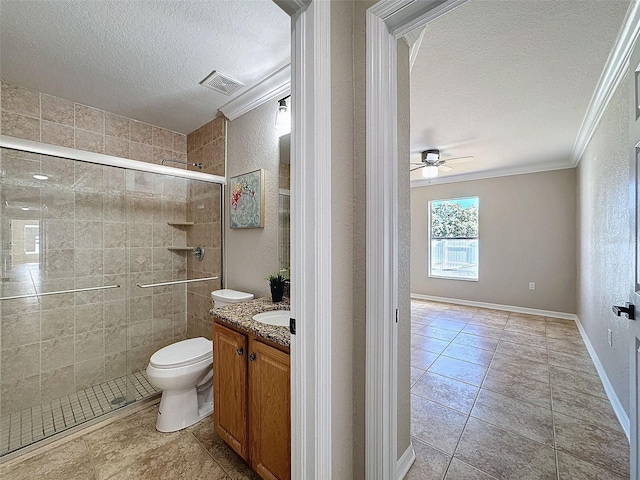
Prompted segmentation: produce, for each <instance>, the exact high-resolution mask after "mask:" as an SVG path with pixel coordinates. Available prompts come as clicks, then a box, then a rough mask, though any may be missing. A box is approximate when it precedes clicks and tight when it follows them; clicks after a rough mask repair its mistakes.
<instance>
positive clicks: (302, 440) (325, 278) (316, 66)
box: [274, 0, 332, 479]
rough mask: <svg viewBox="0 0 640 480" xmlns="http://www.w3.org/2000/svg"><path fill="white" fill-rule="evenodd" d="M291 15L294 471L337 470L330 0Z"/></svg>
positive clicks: (303, 475) (307, 474)
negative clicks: (334, 456) (334, 450)
mask: <svg viewBox="0 0 640 480" xmlns="http://www.w3.org/2000/svg"><path fill="white" fill-rule="evenodd" d="M274 1H275V3H276V4H278V5H279V6H280V7H281V8H282V9H283V10H284V11H285V12H287V13H289V14H290V15H291V45H292V48H291V94H292V100H293V101H292V122H291V177H292V182H291V199H292V202H291V275H292V278H293V282H292V284H291V290H292V292H291V311H292V317H293V318H295V319H296V320H297V325H296V334H295V335H292V336H291V478H294V479H314V478H318V479H321V478H327V479H329V478H332V462H331V434H332V432H331V424H332V418H331V375H332V371H331V208H329V206H330V205H331V141H330V139H331V38H330V34H331V29H330V27H331V23H330V18H329V15H330V2H327V1H318V0H315V1H311V0H274Z"/></svg>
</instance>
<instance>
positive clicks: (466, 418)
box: [406, 301, 629, 480]
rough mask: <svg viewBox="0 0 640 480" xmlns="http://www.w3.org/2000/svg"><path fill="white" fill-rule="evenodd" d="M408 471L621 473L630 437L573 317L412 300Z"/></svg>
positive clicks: (560, 475) (468, 475)
mask: <svg viewBox="0 0 640 480" xmlns="http://www.w3.org/2000/svg"><path fill="white" fill-rule="evenodd" d="M411 330H412V334H411V339H412V346H411V383H412V387H411V402H412V403H411V405H412V415H411V435H412V441H413V445H414V448H415V450H416V455H417V460H416V463H415V464H414V466H413V467H412V468H411V470H410V471H409V474H408V475H407V477H406V478H407V479H420V480H431V479H438V480H440V479H443V478H444V479H445V480H476V479H477V480H484V479H493V478H497V479H513V480H526V479H536V480H538V479H556V480H557V479H560V480H568V479H574V480H590V479H599V480H622V479H628V478H629V444H628V441H627V437H626V436H625V434H624V431H623V430H622V428H621V427H620V424H619V423H618V420H617V418H616V416H615V414H614V412H613V409H612V408H611V405H610V403H609V401H608V399H607V396H606V394H605V392H604V389H603V387H602V383H601V382H600V378H599V377H598V374H597V372H596V370H595V367H594V366H593V363H592V362H591V358H590V357H589V354H588V352H587V350H586V348H585V346H584V343H583V342H582V338H581V336H580V333H579V332H578V329H577V327H576V325H575V323H574V322H572V321H568V320H557V319H552V318H544V317H537V316H531V315H523V314H509V313H508V312H501V311H495V310H484V309H478V308H470V307H461V306H455V305H449V304H442V303H432V302H420V301H413V302H412V324H411Z"/></svg>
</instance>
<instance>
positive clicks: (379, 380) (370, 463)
mask: <svg viewBox="0 0 640 480" xmlns="http://www.w3.org/2000/svg"><path fill="white" fill-rule="evenodd" d="M465 1H466V0H446V1H445V2H442V1H438V0H382V1H380V2H378V3H376V4H375V5H374V6H373V7H371V8H370V9H369V10H367V19H366V29H367V40H366V44H367V53H366V61H367V67H366V69H367V72H366V82H367V84H366V102H367V104H366V137H367V140H366V146H367V152H366V157H367V173H366V175H367V179H366V180H367V190H366V192H367V193H366V204H367V214H366V221H367V229H366V235H367V240H366V248H367V275H366V279H367V280H366V281H367V287H366V304H367V307H366V308H367V310H366V330H367V332H366V344H367V346H366V406H365V418H366V420H365V421H366V426H365V429H366V434H365V452H366V453H365V456H366V459H365V462H366V463H365V465H366V466H365V468H366V478H367V479H369V480H380V479H384V480H387V479H388V480H390V479H395V478H398V475H401V474H402V473H403V472H399V471H398V447H397V437H398V431H397V429H398V409H397V398H398V397H397V395H398V380H397V372H398V342H397V335H398V331H397V324H396V310H397V308H398V260H397V259H398V213H397V212H398V177H397V169H398V158H397V156H398V155H397V152H398V149H397V137H398V135H397V67H396V60H397V45H396V42H397V40H398V39H399V38H401V37H402V36H403V35H406V34H407V33H409V32H410V31H411V30H414V29H416V28H419V27H421V26H423V25H425V24H426V23H428V22H429V21H431V20H434V19H435V18H437V17H439V16H440V15H443V14H444V13H446V12H448V11H450V10H452V9H453V8H455V7H457V6H459V5H461V4H462V3H464V2H465ZM407 174H408V173H407ZM327 478H328V477H327Z"/></svg>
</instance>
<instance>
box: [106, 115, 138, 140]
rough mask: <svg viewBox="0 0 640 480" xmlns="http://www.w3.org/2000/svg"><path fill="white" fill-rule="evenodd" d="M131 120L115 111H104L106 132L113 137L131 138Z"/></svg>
mask: <svg viewBox="0 0 640 480" xmlns="http://www.w3.org/2000/svg"><path fill="white" fill-rule="evenodd" d="M130 124H131V120H130V119H129V118H127V117H121V116H120V115H116V114H114V113H109V112H105V113H104V133H105V135H110V136H112V137H118V138H122V139H124V140H129V136H130V129H131V127H130Z"/></svg>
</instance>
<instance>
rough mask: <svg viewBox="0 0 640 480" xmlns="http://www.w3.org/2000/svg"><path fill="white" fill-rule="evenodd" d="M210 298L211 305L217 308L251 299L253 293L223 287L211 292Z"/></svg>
mask: <svg viewBox="0 0 640 480" xmlns="http://www.w3.org/2000/svg"><path fill="white" fill-rule="evenodd" d="M211 300H213V306H214V307H216V308H218V307H225V306H227V305H232V304H234V303H242V302H248V301H250V300H253V294H251V293H246V292H239V291H237V290H231V289H230V288H223V289H222V290H216V291H215V292H211Z"/></svg>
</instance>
